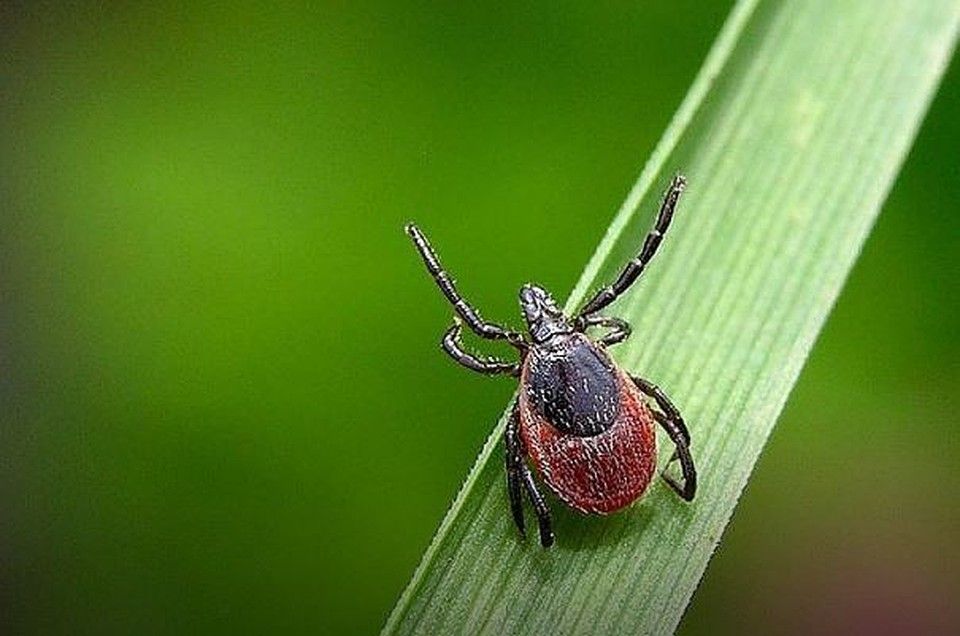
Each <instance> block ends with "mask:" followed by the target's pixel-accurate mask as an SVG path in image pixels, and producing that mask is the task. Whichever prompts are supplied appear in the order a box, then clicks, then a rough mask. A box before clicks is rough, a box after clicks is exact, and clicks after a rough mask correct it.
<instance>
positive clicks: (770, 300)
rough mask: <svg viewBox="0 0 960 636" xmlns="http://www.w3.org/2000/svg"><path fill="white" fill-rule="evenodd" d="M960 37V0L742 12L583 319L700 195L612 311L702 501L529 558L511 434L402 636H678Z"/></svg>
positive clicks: (658, 492) (595, 526) (593, 272)
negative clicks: (666, 204) (510, 471)
mask: <svg viewBox="0 0 960 636" xmlns="http://www.w3.org/2000/svg"><path fill="white" fill-rule="evenodd" d="M958 24H960V2H958V1H957V0H928V1H927V2H922V3H917V2H911V1H908V0H900V1H895V0H882V1H879V2H870V3H866V2H860V1H858V0H841V1H839V2H838V1H836V0H779V1H778V0H767V1H764V0H743V1H741V2H739V3H738V4H737V5H736V7H735V8H734V10H733V12H732V14H731V16H730V18H729V19H728V21H727V24H726V25H725V27H724V29H723V32H722V33H721V34H720V36H719V38H718V40H717V42H716V44H715V45H714V48H713V50H712V52H711V54H710V56H709V57H708V59H707V61H706V62H705V64H704V67H703V69H702V70H701V72H700V75H699V77H698V79H697V80H696V82H695V83H694V85H693V86H692V88H691V90H690V93H689V94H688V96H687V99H686V100H685V101H684V103H683V104H682V105H681V107H680V109H679V111H678V113H677V115H676V117H675V118H674V121H673V123H672V124H671V125H670V127H669V129H668V130H667V132H666V134H665V136H664V138H663V140H662V141H661V143H660V145H659V146H658V148H657V150H656V151H655V152H654V154H653V156H652V158H651V160H650V161H649V162H648V165H647V166H646V167H645V169H644V171H643V173H642V174H641V176H640V178H639V180H638V182H637V184H636V185H635V186H634V188H633V190H632V191H631V192H630V194H629V196H628V197H627V200H626V202H625V203H624V205H623V207H622V208H621V210H620V211H619V213H618V214H617V215H616V217H615V219H614V221H613V223H612V225H611V227H610V229H609V231H608V232H607V235H606V236H605V237H604V239H603V241H602V242H601V244H600V247H599V248H598V250H597V252H596V254H595V255H594V257H593V259H592V260H591V261H590V263H589V264H588V266H587V268H586V270H585V272H584V274H583V276H582V277H581V279H580V281H579V283H578V284H577V286H576V288H575V289H574V291H573V293H572V295H571V297H570V300H569V302H568V305H567V306H568V308H572V307H574V306H576V305H577V304H578V303H579V302H581V301H582V300H583V298H584V296H585V295H586V293H587V292H588V291H589V290H590V289H592V288H594V287H596V286H597V285H599V284H601V283H603V282H605V281H607V280H609V279H610V278H611V277H612V276H613V275H614V273H615V272H616V271H617V269H618V268H619V267H620V266H621V265H622V264H623V263H624V262H625V261H626V259H628V258H630V257H631V256H632V255H633V254H634V253H635V252H636V250H637V249H638V247H639V245H640V242H641V241H642V240H643V236H644V233H645V232H646V230H647V229H648V224H649V223H650V220H651V217H652V214H653V212H654V211H655V209H656V207H657V203H658V198H659V196H660V190H661V189H662V188H663V187H664V186H665V185H666V183H667V181H668V180H669V177H670V176H671V175H672V174H673V172H674V171H676V170H680V169H682V170H683V172H684V173H685V174H686V175H687V176H688V178H689V182H690V187H689V190H688V192H687V194H686V196H685V198H684V200H683V201H682V202H681V205H680V209H679V212H678V215H677V218H676V220H675V222H674V227H673V229H672V230H671V234H670V236H669V237H668V239H667V241H666V243H665V246H664V248H663V249H662V251H661V254H660V255H659V256H658V258H657V260H656V261H655V262H654V265H653V266H652V267H651V268H650V271H649V272H648V274H647V277H646V280H644V281H643V282H642V283H640V284H639V285H637V288H636V289H634V290H632V292H631V293H630V294H628V296H627V297H626V298H624V299H622V300H621V301H619V302H618V304H617V305H615V306H614V308H613V309H612V311H611V312H609V313H611V314H616V315H620V316H622V317H624V318H626V319H628V320H630V321H631V322H632V323H633V327H634V334H635V335H634V337H633V338H632V339H631V340H629V341H628V342H627V343H625V344H623V345H620V346H619V347H618V348H615V349H614V350H613V351H614V355H615V357H616V358H617V359H618V360H619V361H620V362H621V363H622V364H623V365H624V367H625V368H627V369H629V370H631V371H634V372H638V373H640V374H642V375H644V376H645V377H649V378H651V379H653V380H655V381H656V382H658V383H659V384H660V385H661V386H663V387H664V388H665V389H666V390H667V391H668V393H670V394H671V395H672V397H673V398H674V400H675V402H676V403H677V404H678V405H679V406H680V407H681V409H682V410H683V412H684V415H685V417H686V420H687V422H688V423H689V425H690V428H691V432H692V435H693V438H694V447H693V448H694V453H695V458H696V460H697V463H698V468H699V472H700V492H699V493H698V496H697V499H696V501H695V502H694V503H693V504H692V505H685V504H683V503H682V502H680V501H679V500H677V498H676V497H674V496H673V495H672V493H670V492H669V491H668V490H667V488H665V487H664V486H663V485H662V484H659V483H658V484H656V485H655V486H654V487H652V489H651V491H650V492H649V493H648V494H647V495H646V497H645V498H644V499H643V500H641V502H639V503H638V504H636V505H634V506H633V507H632V508H631V509H629V510H628V511H626V512H624V513H621V514H619V515H615V516H613V517H609V518H584V517H580V516H577V515H575V514H574V513H571V512H570V511H568V510H566V509H564V508H562V507H561V506H560V505H558V504H556V503H554V506H553V509H554V513H555V518H556V530H557V535H558V545H557V546H556V547H555V548H554V549H552V550H550V551H546V552H545V551H542V550H540V549H539V547H538V546H537V544H536V541H533V540H531V541H529V542H528V543H526V544H524V543H521V542H520V541H518V540H517V539H516V535H515V532H514V530H513V528H512V526H511V522H510V519H509V514H508V512H507V503H506V500H505V499H506V498H505V492H504V485H503V468H502V462H501V458H500V452H501V449H500V446H499V437H500V434H501V431H502V427H503V421H501V422H500V424H499V425H498V427H497V429H496V430H495V431H494V433H493V435H492V436H491V438H490V439H489V440H488V442H487V444H486V445H485V446H484V448H483V450H482V452H481V454H480V456H479V458H478V460H477V462H476V465H475V466H474V467H473V469H472V470H471V472H470V474H469V475H468V477H467V480H466V482H465V483H464V486H463V488H462V489H461V492H460V493H459V494H458V496H457V498H456V500H455V501H454V504H453V506H452V507H451V509H450V511H449V512H448V514H447V516H446V518H445V519H444V520H443V523H442V524H441V526H440V529H439V531H438V532H437V535H436V537H435V538H434V540H433V542H432V544H431V545H430V547H429V548H428V550H427V552H426V553H425V555H424V558H423V561H422V562H421V564H420V566H419V567H418V568H417V571H416V572H415V573H414V576H413V579H412V581H411V582H410V584H409V586H408V587H407V589H406V591H405V592H404V593H403V595H402V596H401V598H400V600H399V602H398V604H397V606H396V608H395V609H394V611H393V613H392V614H391V616H390V618H389V620H388V622H387V625H386V626H385V628H384V633H437V634H439V633H443V634H447V633H458V632H468V633H478V632H482V633H498V634H499V633H530V634H534V633H565V634H572V633H625V634H636V633H663V632H669V631H671V630H673V629H674V628H675V627H676V625H677V623H678V622H679V620H680V617H681V616H682V614H683V611H684V609H685V607H686V606H687V603H688V602H689V600H690V597H691V595H692V594H693V592H694V589H695V588H696V585H697V583H698V581H699V580H700V577H701V576H702V574H703V571H704V569H705V568H706V565H707V562H708V560H709V558H710V555H711V554H712V552H713V551H714V549H715V548H716V545H717V543H718V541H719V538H720V535H721V533H722V531H723V529H724V527H725V526H726V524H727V522H728V521H729V519H730V516H731V514H732V512H733V509H734V507H735V505H736V502H737V499H738V498H739V496H740V493H741V491H742V490H743V488H744V486H745V485H746V482H747V479H748V477H749V474H750V471H751V469H752V467H753V465H754V463H755V461H756V459H757V457H758V455H759V453H760V451H761V449H762V447H763V445H764V443H765V441H766V439H767V437H768V435H769V433H770V431H771V429H772V427H773V425H774V423H775V421H776V419H777V417H778V415H779V414H780V411H781V409H782V408H783V405H784V403H785V401H786V399H787V396H788V395H789V392H790V389H791V388H792V386H793V385H794V383H795V382H796V379H797V376H798V375H799V372H800V369H801V367H802V365H803V362H804V360H805V359H806V357H807V354H808V353H809V351H810V349H811V347H812V346H813V343H814V341H815V339H816V336H817V333H818V332H819V330H820V328H821V327H822V325H823V323H824V321H825V320H826V317H827V315H828V313H829V311H830V309H831V307H832V305H833V303H834V301H835V299H836V297H837V295H838V294H839V292H840V289H841V287H842V285H843V282H844V279H845V278H846V275H847V273H848V272H849V270H850V268H851V267H852V265H853V262H854V260H855V259H856V257H857V254H858V253H859V251H860V248H861V246H862V244H863V242H864V240H865V239H866V237H867V235H868V233H869V231H870V228H871V226H872V224H873V221H874V219H875V218H876V215H877V213H878V212H879V209H880V206H881V204H882V203H883V200H884V198H885V196H886V194H887V192H888V191H889V189H890V187H891V185H892V183H893V181H894V179H895V177H896V174H897V171H898V169H899V167H900V165H901V163H902V161H903V159H904V157H905V155H906V153H907V151H908V150H909V147H910V144H911V142H912V140H913V138H914V136H915V134H916V131H917V128H918V127H919V124H920V122H921V121H922V118H923V115H924V113H925V112H926V109H927V106H928V104H929V102H930V100H931V98H932V96H933V94H934V92H935V89H936V86H937V82H938V80H939V78H940V76H941V75H942V73H943V70H944V69H945V67H946V64H947V62H948V61H949V57H950V54H951V52H952V49H953V46H954V42H955V38H956V35H957V29H958ZM661 439H662V438H661ZM665 452H667V449H665V448H662V449H661V458H663V455H664V453H665ZM840 483H842V477H841V476H838V484H840ZM838 487H839V485H838Z"/></svg>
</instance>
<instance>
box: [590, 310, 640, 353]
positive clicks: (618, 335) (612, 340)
mask: <svg viewBox="0 0 960 636" xmlns="http://www.w3.org/2000/svg"><path fill="white" fill-rule="evenodd" d="M589 327H607V328H608V329H610V330H611V331H610V333H607V334H605V335H604V336H603V337H602V338H600V339H599V340H597V344H599V345H600V346H602V347H609V346H611V345H615V344H619V343H621V342H623V341H624V340H626V339H627V338H629V337H630V333H631V332H632V331H633V329H631V328H630V323H628V322H627V321H626V320H621V319H620V318H610V317H607V316H586V317H584V318H581V319H579V320H578V321H577V329H578V330H579V331H580V332H584V331H586V330H587V329H588V328H589Z"/></svg>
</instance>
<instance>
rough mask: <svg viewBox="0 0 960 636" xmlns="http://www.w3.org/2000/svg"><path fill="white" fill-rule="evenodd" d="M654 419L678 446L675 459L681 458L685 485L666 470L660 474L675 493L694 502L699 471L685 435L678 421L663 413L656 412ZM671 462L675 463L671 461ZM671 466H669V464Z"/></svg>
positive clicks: (685, 499)
mask: <svg viewBox="0 0 960 636" xmlns="http://www.w3.org/2000/svg"><path fill="white" fill-rule="evenodd" d="M653 417H654V419H656V420H657V422H659V423H660V426H662V427H663V430H665V431H666V432H667V435H669V436H670V439H671V440H673V443H674V444H675V445H676V447H677V450H676V451H675V452H674V456H675V457H679V458H680V468H681V469H682V471H683V485H682V486H681V485H680V484H678V483H677V482H676V480H674V478H673V477H671V476H670V475H669V473H667V471H666V469H664V470H663V472H661V473H660V476H661V477H663V481H665V482H667V485H668V486H670V487H671V488H672V489H673V491H674V492H676V493H677V494H678V495H680V498H681V499H683V500H684V501H693V496H694V495H695V494H697V469H696V467H694V465H693V457H691V455H690V447H689V446H687V444H686V443H685V442H684V440H683V434H682V433H681V432H680V429H679V427H678V426H677V423H676V421H674V420H671V419H669V418H667V417H666V416H665V415H663V414H662V413H657V412H654V414H653ZM671 461H673V460H672V459H671ZM668 465H669V464H668Z"/></svg>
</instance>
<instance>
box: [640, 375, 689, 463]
mask: <svg viewBox="0 0 960 636" xmlns="http://www.w3.org/2000/svg"><path fill="white" fill-rule="evenodd" d="M633 383H634V384H636V385H637V388H638V389H640V390H641V391H643V392H644V393H646V394H647V395H649V396H650V397H652V398H653V399H654V401H655V402H656V403H657V406H659V407H660V410H661V411H663V414H664V415H666V416H667V417H668V418H670V419H671V420H673V421H675V422H676V423H677V427H678V428H679V430H680V434H681V435H682V436H683V441H684V442H686V444H687V446H689V445H690V431H688V430H687V424H686V423H685V422H684V421H683V417H682V416H681V415H680V411H679V409H677V407H676V406H674V405H673V402H671V401H670V398H668V397H667V394H666V393H664V392H663V389H661V388H660V387H658V386H657V385H656V384H654V383H653V382H651V381H650V380H645V379H643V378H641V377H639V376H634V377H633Z"/></svg>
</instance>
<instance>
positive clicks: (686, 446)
mask: <svg viewBox="0 0 960 636" xmlns="http://www.w3.org/2000/svg"><path fill="white" fill-rule="evenodd" d="M633 382H634V384H636V385H637V388H638V389H640V390H641V391H643V392H644V393H645V394H647V395H648V396H650V397H651V398H653V399H654V401H655V402H656V403H657V406H658V407H659V408H660V410H661V411H663V412H662V413H659V412H656V411H655V412H654V414H653V416H654V418H655V419H656V420H657V422H659V424H660V426H662V427H663V430H664V431H666V433H667V435H669V436H670V440H671V441H672V442H673V443H674V446H676V449H675V450H674V451H673V455H671V456H670V461H669V462H667V466H668V467H669V465H670V464H671V463H673V461H674V460H677V459H679V460H680V468H681V470H682V471H683V485H682V486H681V485H680V484H678V483H677V482H676V480H675V479H674V478H673V477H671V476H670V475H669V474H667V471H666V469H664V471H663V473H661V476H662V477H663V480H664V481H665V482H667V485H669V486H670V487H671V488H672V489H673V490H674V491H675V492H676V493H677V494H678V495H680V497H681V498H682V499H684V500H685V501H692V500H693V496H694V495H695V494H696V492H697V469H696V466H695V465H694V463H693V456H692V455H691V454H690V431H689V430H687V425H686V423H685V422H684V421H683V417H681V416H680V411H679V410H677V407H676V406H674V405H673V402H671V401H670V398H668V397H667V395H666V393H664V392H663V390H662V389H661V388H660V387H658V386H657V385H656V384H654V383H653V382H650V381H648V380H644V379H643V378H640V377H634V378H633Z"/></svg>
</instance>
